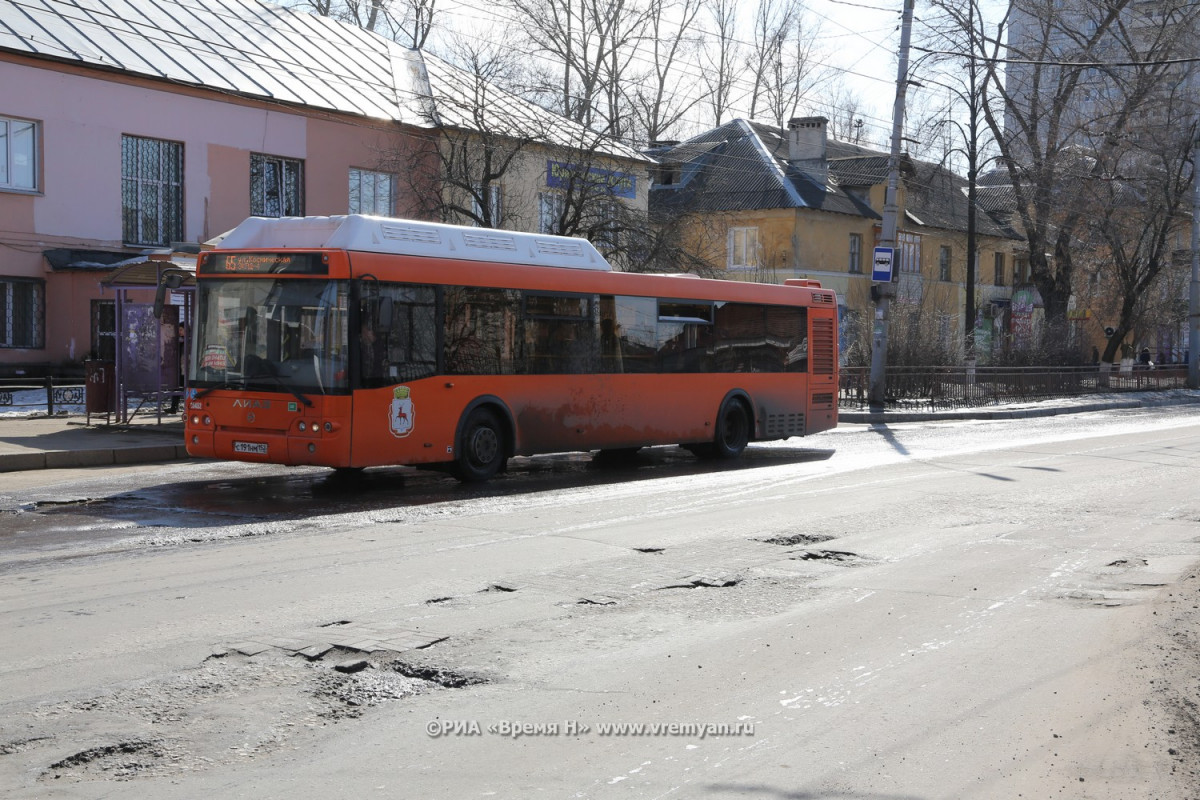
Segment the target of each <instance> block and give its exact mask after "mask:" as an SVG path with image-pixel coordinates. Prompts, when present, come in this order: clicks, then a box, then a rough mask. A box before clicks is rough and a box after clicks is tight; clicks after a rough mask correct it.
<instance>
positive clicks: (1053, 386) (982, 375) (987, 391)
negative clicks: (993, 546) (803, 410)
mask: <svg viewBox="0 0 1200 800" xmlns="http://www.w3.org/2000/svg"><path fill="white" fill-rule="evenodd" d="M884 385H885V387H886V391H885V395H886V403H885V405H887V406H891V407H900V408H910V407H914V408H915V407H924V408H958V407H969V406H986V405H995V404H998V403H1013V402H1021V401H1026V400H1044V399H1049V398H1055V397H1076V396H1079V395H1084V394H1103V393H1114V392H1146V391H1160V390H1164V389H1182V388H1186V386H1187V367H1186V365H1182V364H1181V365H1167V366H1143V365H1136V366H1134V367H1132V368H1124V369H1123V368H1121V367H1119V366H1117V367H1113V368H1112V369H1111V370H1106V369H1102V368H1101V367H1099V366H1089V367H891V368H889V369H888V370H887V372H886V377H885V381H884ZM869 391H870V370H869V369H868V368H866V367H844V368H842V370H841V394H840V398H839V403H840V405H841V407H843V408H863V407H866V406H867V405H869V402H868V395H869Z"/></svg>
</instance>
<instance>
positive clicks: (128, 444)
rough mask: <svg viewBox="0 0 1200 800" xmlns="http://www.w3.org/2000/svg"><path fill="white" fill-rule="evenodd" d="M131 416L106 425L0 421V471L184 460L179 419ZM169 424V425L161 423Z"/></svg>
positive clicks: (76, 419) (97, 421)
mask: <svg viewBox="0 0 1200 800" xmlns="http://www.w3.org/2000/svg"><path fill="white" fill-rule="evenodd" d="M163 420H164V421H163V423H162V424H158V420H157V419H156V418H155V417H145V418H139V417H136V416H135V417H134V418H133V421H131V422H130V423H129V424H128V425H118V424H112V425H106V424H104V419H103V417H101V418H97V417H95V416H93V417H92V424H91V425H88V424H86V422H87V417H86V416H83V415H79V414H76V415H72V416H54V417H46V416H41V417H0V472H17V471H20V470H29V469H69V468H72V467H96V466H106V465H110V464H144V463H151V462H155V461H175V460H177V459H182V458H187V457H188V455H187V449H186V448H185V447H184V445H183V419H182V418H181V417H179V416H171V417H163ZM167 420H170V421H167Z"/></svg>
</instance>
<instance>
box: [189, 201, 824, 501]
mask: <svg viewBox="0 0 1200 800" xmlns="http://www.w3.org/2000/svg"><path fill="white" fill-rule="evenodd" d="M196 291H197V296H196V315H195V330H194V335H193V352H192V364H191V372H190V381H189V388H188V393H187V394H188V399H187V417H186V441H187V449H188V452H189V453H191V454H192V455H194V456H202V457H209V458H214V457H215V458H223V459H237V460H242V461H258V462H270V463H277V464H292V465H299V464H311V465H324V466H328V467H334V468H339V469H359V468H363V467H371V466H382V465H413V466H448V467H450V468H452V470H453V471H454V472H455V474H456V475H457V476H458V477H459V478H460V479H462V480H466V481H476V480H486V479H488V478H490V477H492V476H493V475H495V474H496V473H497V472H499V471H500V470H502V469H503V468H504V466H505V464H506V463H507V460H508V458H509V457H511V456H514V455H530V454H534V453H549V452H563V451H577V450H602V451H609V450H611V451H631V450H636V449H637V448H640V447H644V446H650V445H664V444H680V445H682V446H684V447H686V448H688V449H689V450H691V451H693V452H695V453H697V454H699V455H706V456H714V457H720V458H732V457H736V456H738V455H740V454H741V452H742V451H743V449H744V448H745V447H746V444H747V442H749V441H753V440H769V439H785V438H787V437H790V436H803V435H805V434H810V433H815V432H817V431H823V430H827V429H829V428H832V427H834V426H835V425H836V424H837V405H836V398H837V391H838V375H837V362H838V358H837V327H838V326H837V301H836V298H835V296H834V293H833V292H831V291H829V290H827V289H822V288H821V287H820V284H818V283H817V282H815V281H806V280H789V281H787V282H786V285H782V286H781V285H767V284H756V283H745V282H738V281H720V280H707V279H702V278H697V277H694V276H685V275H652V274H634V273H624V272H618V271H614V270H613V269H611V267H610V266H609V264H608V263H607V262H606V261H605V259H604V258H603V256H601V254H600V253H599V252H598V251H597V250H596V249H595V248H594V247H593V246H592V245H591V244H590V243H589V242H587V241H586V240H583V239H575V238H570V237H560V236H542V235H535V234H526V233H516V232H511V231H500V230H489V229H480V228H466V227H458V226H453V225H442V224H436V223H426V222H417V221H411V220H401V219H387V218H381V217H367V216H361V215H350V216H337V217H296V218H285V219H262V218H251V219H248V220H246V221H245V222H243V223H242V224H241V225H239V226H238V227H237V228H235V229H234V230H233V231H232V232H231V233H230V234H229V235H228V236H227V237H226V238H225V239H224V240H223V242H222V243H221V245H220V246H219V247H218V248H217V249H215V250H211V251H208V252H205V253H203V254H202V255H201V257H200V259H199V261H198V263H197V290H196Z"/></svg>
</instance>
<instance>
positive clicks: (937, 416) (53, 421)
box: [0, 389, 1200, 472]
mask: <svg viewBox="0 0 1200 800" xmlns="http://www.w3.org/2000/svg"><path fill="white" fill-rule="evenodd" d="M1192 403H1197V404H1200V391H1196V390H1191V389H1175V390H1171V391H1165V392H1130V393H1126V394H1115V395H1090V396H1086V397H1074V398H1058V399H1055V400H1044V401H1041V402H1036V403H1013V404H1008V405H996V406H980V407H977V408H952V409H933V410H930V409H919V408H915V409H912V410H904V409H899V410H892V411H885V412H870V411H850V410H846V411H841V412H839V414H838V421H839V424H842V425H852V424H868V425H878V424H894V423H901V422H928V421H933V420H963V419H979V420H1002V419H1027V418H1031V417H1051V416H1057V415H1059V414H1082V413H1085V412H1088V411H1107V410H1112V409H1122V408H1148V407H1153V406H1173V405H1187V404H1192ZM1198 410H1200V409H1198ZM164 420H170V421H169V422H166V421H164V422H163V423H162V424H159V423H158V422H157V420H156V419H155V418H154V417H144V418H139V417H134V420H133V421H132V422H131V423H130V424H128V425H117V424H113V425H106V424H104V422H103V420H96V419H95V418H93V423H94V424H92V425H87V424H86V417H84V416H82V415H74V416H56V417H44V416H43V417H0V472H16V471H20V470H30V469H68V468H72V467H95V466H106V465H111V464H143V463H152V462H156V461H175V460H178V459H184V458H187V457H188V455H187V450H186V448H185V447H184V444H183V420H182V419H181V418H179V417H164Z"/></svg>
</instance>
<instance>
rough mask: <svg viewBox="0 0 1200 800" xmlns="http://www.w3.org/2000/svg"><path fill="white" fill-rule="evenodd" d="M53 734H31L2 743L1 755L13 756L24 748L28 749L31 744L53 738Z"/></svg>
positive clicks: (0, 747) (0, 746) (0, 745)
mask: <svg viewBox="0 0 1200 800" xmlns="http://www.w3.org/2000/svg"><path fill="white" fill-rule="evenodd" d="M53 738H54V737H53V736H30V737H27V738H25V739H15V740H13V741H11V742H5V743H4V744H0V756H11V755H12V754H13V753H20V752H21V751H22V750H26V749H28V748H29V747H30V746H31V745H34V744H37V743H38V742H46V741H49V740H51V739H53Z"/></svg>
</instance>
